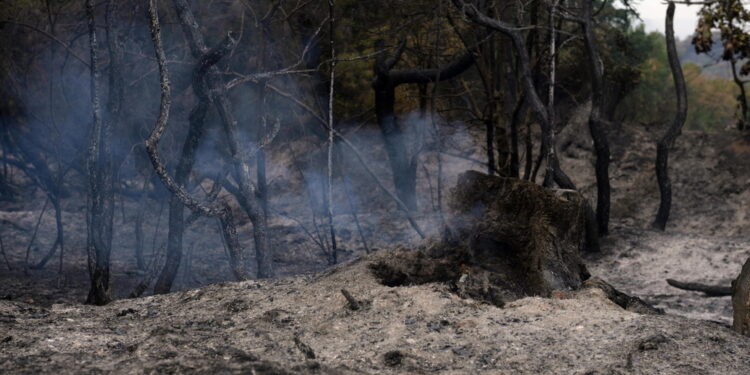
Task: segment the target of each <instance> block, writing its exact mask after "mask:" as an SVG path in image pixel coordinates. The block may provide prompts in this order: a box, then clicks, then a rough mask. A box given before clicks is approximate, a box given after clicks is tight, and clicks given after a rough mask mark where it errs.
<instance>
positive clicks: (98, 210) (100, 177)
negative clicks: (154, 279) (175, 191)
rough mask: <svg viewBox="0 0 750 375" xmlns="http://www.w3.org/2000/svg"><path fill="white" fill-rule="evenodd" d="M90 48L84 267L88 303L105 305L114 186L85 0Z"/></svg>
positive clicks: (89, 9) (96, 57)
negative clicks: (88, 286) (90, 114)
mask: <svg viewBox="0 0 750 375" xmlns="http://www.w3.org/2000/svg"><path fill="white" fill-rule="evenodd" d="M86 14H87V16H88V27H89V29H88V31H89V42H90V50H91V62H90V64H91V106H92V110H93V123H92V127H91V131H90V134H89V146H88V154H87V163H86V164H87V171H88V209H87V217H86V219H87V220H86V221H87V224H88V225H87V227H88V231H87V240H86V251H87V255H88V268H89V275H90V279H91V289H90V290H89V295H88V298H87V302H88V303H92V304H96V305H105V304H107V303H109V302H110V301H111V300H112V295H111V290H110V285H109V276H110V269H109V262H110V254H111V250H112V220H113V217H114V193H113V192H114V189H113V178H112V170H113V165H112V153H111V151H112V150H111V142H112V141H111V128H110V124H109V122H108V121H105V119H104V118H103V116H102V108H101V103H100V95H101V88H100V85H99V80H100V76H101V72H100V69H99V66H98V64H99V51H98V49H99V42H98V40H97V36H96V24H95V17H94V2H93V0H87V1H86Z"/></svg>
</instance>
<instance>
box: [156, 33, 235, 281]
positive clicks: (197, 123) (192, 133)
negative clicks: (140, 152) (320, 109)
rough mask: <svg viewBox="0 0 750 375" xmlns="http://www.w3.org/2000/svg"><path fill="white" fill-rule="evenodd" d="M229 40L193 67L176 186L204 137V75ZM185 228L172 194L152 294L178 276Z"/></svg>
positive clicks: (181, 209)
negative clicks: (191, 104) (191, 102)
mask: <svg viewBox="0 0 750 375" xmlns="http://www.w3.org/2000/svg"><path fill="white" fill-rule="evenodd" d="M232 46H233V44H232V43H227V42H224V43H222V44H221V45H219V46H218V47H216V48H215V49H214V50H212V51H210V52H208V53H206V54H205V55H203V57H202V58H201V59H200V61H198V63H197V65H196V66H195V68H194V70H193V91H194V92H195V94H196V96H197V97H198V104H197V105H196V106H195V108H193V110H192V112H190V118H189V121H190V127H189V128H188V134H187V137H186V138H185V143H183V145H182V153H181V155H180V160H179V161H178V162H177V170H176V171H175V177H174V179H175V182H176V183H177V184H178V185H181V186H185V185H186V184H187V182H188V177H189V176H190V171H191V170H192V169H193V165H194V164H195V154H196V151H197V150H198V144H199V142H200V139H201V138H202V137H203V131H204V128H205V118H206V113H207V112H208V107H209V104H210V99H209V97H208V93H207V92H206V88H205V76H206V73H207V72H208V69H209V68H210V67H212V66H213V65H215V64H216V63H217V62H219V60H220V59H221V58H222V57H223V56H225V55H226V54H227V53H229V51H231V47H232ZM184 230H185V223H184V205H183V204H182V202H181V201H180V199H179V198H177V197H176V196H172V197H171V198H170V201H169V235H168V237H167V259H166V262H165V263H164V268H163V269H162V271H161V274H160V275H159V279H157V281H156V285H155V286H154V293H155V294H159V293H169V291H170V289H171V288H172V283H173V282H174V279H175V277H176V276H177V271H178V269H179V267H180V260H181V259H182V235H183V232H184Z"/></svg>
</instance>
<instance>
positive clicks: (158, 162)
mask: <svg viewBox="0 0 750 375" xmlns="http://www.w3.org/2000/svg"><path fill="white" fill-rule="evenodd" d="M148 13H149V21H150V25H149V26H150V30H151V39H152V41H153V44H154V50H155V54H156V60H157V63H158V66H159V79H160V88H161V100H160V105H159V116H158V118H157V120H156V123H155V125H154V129H153V130H152V132H151V134H150V135H149V137H148V139H146V142H145V144H146V152H147V153H148V156H149V159H150V160H151V164H152V165H153V167H154V170H155V172H156V175H157V176H158V177H159V179H160V180H161V181H162V183H163V184H164V186H165V187H166V188H167V189H168V190H169V191H170V192H171V193H172V194H173V196H175V197H177V199H179V200H180V201H181V202H182V204H184V205H185V206H187V207H188V208H189V209H190V210H191V211H193V212H195V213H199V214H201V215H205V216H210V217H216V218H218V219H219V223H220V225H221V229H222V233H223V236H224V240H225V241H226V244H227V250H228V252H229V257H230V265H231V268H232V273H233V274H234V276H235V277H236V278H237V279H238V280H244V279H247V273H246V270H245V262H244V254H243V251H242V246H241V245H240V242H239V238H238V237H237V228H236V225H235V223H234V218H233V216H232V211H231V210H230V208H229V207H228V206H227V205H226V204H224V205H220V204H214V203H213V202H210V201H209V202H201V201H199V200H198V199H196V198H195V197H193V196H191V195H190V193H188V191H187V190H186V189H185V187H184V186H183V185H180V184H177V183H176V182H175V180H174V178H173V177H172V176H171V175H170V174H169V173H168V172H167V168H166V166H165V165H164V162H163V161H162V159H161V156H160V154H159V150H158V145H159V140H160V139H161V137H162V135H163V134H164V132H165V131H166V130H167V123H168V120H169V107H170V106H171V103H172V96H171V87H170V83H169V71H168V69H167V57H166V54H165V52H164V46H163V44H162V41H161V26H160V24H159V15H158V12H157V0H150V1H149V7H148ZM196 29H197V26H196ZM196 31H197V30H196ZM201 41H202V39H201ZM228 41H233V39H232V38H228ZM203 46H205V44H203ZM201 56H202V54H201Z"/></svg>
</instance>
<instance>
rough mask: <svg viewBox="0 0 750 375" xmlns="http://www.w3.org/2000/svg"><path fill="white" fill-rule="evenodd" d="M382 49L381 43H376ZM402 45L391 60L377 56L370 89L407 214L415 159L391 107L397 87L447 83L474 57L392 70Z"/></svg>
mask: <svg viewBox="0 0 750 375" xmlns="http://www.w3.org/2000/svg"><path fill="white" fill-rule="evenodd" d="M378 47H382V41H379V42H378ZM404 47H405V45H404V44H403V43H402V44H401V46H399V49H398V51H397V52H396V54H395V55H394V56H392V57H390V58H386V57H385V56H384V55H380V56H379V57H378V58H377V60H376V61H375V65H374V66H373V72H374V75H375V78H374V81H373V84H372V88H373V90H374V91H375V114H376V116H377V119H378V126H379V127H380V132H381V134H382V135H383V139H384V140H385V149H386V152H387V153H388V160H389V161H390V164H391V171H392V172H393V183H394V185H395V187H396V194H397V195H398V197H399V199H400V200H401V201H402V202H404V204H405V205H406V206H407V207H408V208H409V209H410V210H416V209H417V192H416V186H417V165H416V161H417V158H415V157H413V155H409V147H408V145H407V140H406V138H405V137H406V136H405V134H404V131H403V129H402V127H401V125H400V124H399V122H398V119H397V118H396V114H395V111H394V104H395V101H396V87H398V86H399V85H402V84H409V83H412V84H414V83H422V84H424V83H430V82H440V81H445V80H449V79H451V78H453V77H455V76H457V75H459V74H461V73H463V72H464V71H466V70H467V69H468V68H469V67H470V66H471V65H472V64H473V63H474V57H473V55H472V54H471V53H466V54H465V55H463V56H462V57H461V58H459V59H458V60H455V61H453V62H451V63H450V64H448V65H445V66H444V67H442V68H440V69H414V70H395V71H394V70H392V69H393V67H395V66H396V64H398V62H399V61H400V60H401V54H402V53H403V49H404Z"/></svg>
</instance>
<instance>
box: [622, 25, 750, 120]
mask: <svg viewBox="0 0 750 375" xmlns="http://www.w3.org/2000/svg"><path fill="white" fill-rule="evenodd" d="M629 39H630V40H631V42H632V43H633V45H634V46H635V48H636V50H637V51H639V52H638V53H639V54H640V55H641V56H644V57H645V59H644V60H643V62H642V63H641V64H640V65H638V66H637V69H638V70H639V71H640V82H639V84H638V86H637V87H636V89H635V90H634V91H633V92H632V93H631V94H630V95H628V97H627V98H626V99H625V101H624V102H623V103H622V105H621V106H620V108H619V109H618V116H619V118H620V119H622V120H632V121H636V122H640V123H644V124H663V123H665V122H669V121H671V119H672V118H673V116H674V111H675V98H674V82H673V81H672V72H671V71H670V69H669V63H668V61H667V51H666V47H665V46H666V44H665V43H666V42H665V39H664V35H662V34H660V33H657V32H652V33H646V32H645V31H644V29H643V27H642V26H640V27H638V28H635V29H633V30H631V31H630V32H629ZM683 71H684V73H685V80H686V83H687V89H688V118H687V122H686V124H685V126H686V128H688V129H703V130H715V129H719V128H722V127H724V126H725V125H728V124H730V123H731V122H732V121H733V118H734V116H735V111H736V108H735V107H736V105H735V96H736V95H737V88H736V87H735V86H734V83H733V82H732V81H730V80H728V79H725V78H721V77H714V76H710V75H707V74H704V73H703V71H702V68H701V67H700V66H698V65H696V64H693V63H687V64H684V65H683Z"/></svg>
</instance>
